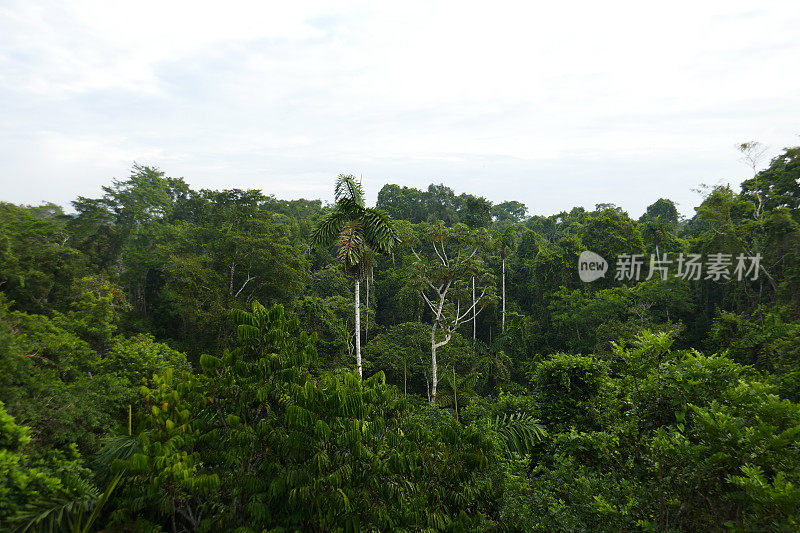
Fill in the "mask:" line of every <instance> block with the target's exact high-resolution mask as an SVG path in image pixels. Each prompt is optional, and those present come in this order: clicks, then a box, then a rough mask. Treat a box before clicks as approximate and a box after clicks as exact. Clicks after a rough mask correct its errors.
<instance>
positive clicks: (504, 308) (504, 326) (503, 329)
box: [502, 258, 506, 333]
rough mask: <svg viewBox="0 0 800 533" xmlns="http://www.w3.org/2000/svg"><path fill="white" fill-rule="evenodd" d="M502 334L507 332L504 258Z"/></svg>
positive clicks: (504, 265) (504, 268)
mask: <svg viewBox="0 0 800 533" xmlns="http://www.w3.org/2000/svg"><path fill="white" fill-rule="evenodd" d="M502 332H503V333H505V332H506V260H505V258H503V327H502Z"/></svg>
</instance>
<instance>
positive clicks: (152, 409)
mask: <svg viewBox="0 0 800 533" xmlns="http://www.w3.org/2000/svg"><path fill="white" fill-rule="evenodd" d="M740 148H741V151H742V155H743V157H744V159H745V160H747V161H749V163H750V164H751V166H752V169H753V176H752V178H749V179H747V180H745V181H744V182H743V183H742V184H741V186H740V188H739V190H734V189H733V188H731V187H729V186H716V187H709V188H707V189H706V190H705V191H704V192H703V200H702V203H701V204H700V205H699V206H698V207H697V208H695V214H694V215H693V216H692V217H690V218H684V217H680V216H679V214H678V210H677V209H676V206H675V204H674V202H672V201H671V200H669V199H668V198H658V199H655V201H654V203H653V204H651V205H650V206H648V207H647V209H646V211H645V213H644V214H642V215H641V216H640V217H639V218H631V217H630V216H629V215H628V214H627V213H626V212H624V211H623V210H622V209H621V208H619V207H617V206H615V205H613V204H597V206H596V208H595V209H594V210H586V209H584V208H580V207H576V208H573V209H572V210H570V211H568V212H567V211H565V212H561V213H558V214H555V215H552V216H539V215H530V216H529V215H528V212H527V207H526V206H525V205H524V204H522V203H520V202H517V201H507V202H502V203H498V204H494V203H492V202H490V201H488V200H486V199H485V198H482V197H479V196H473V195H471V194H469V193H466V192H465V193H461V194H456V192H455V191H454V190H453V189H451V188H449V187H447V186H446V185H444V184H438V185H436V184H432V185H430V186H429V187H428V188H427V189H416V188H412V187H401V186H399V185H395V184H387V185H385V186H384V187H383V188H382V189H381V190H380V191H379V193H378V196H377V204H376V206H375V207H369V206H367V205H366V203H365V199H364V191H363V190H362V187H361V183H360V182H359V181H358V180H357V179H356V178H354V177H353V176H349V175H340V176H339V177H338V178H337V179H336V180H335V182H334V183H332V185H333V186H334V192H335V201H334V203H333V204H330V205H323V203H322V201H321V200H305V199H301V200H278V199H276V198H275V197H274V196H271V195H267V194H265V193H263V192H262V191H259V190H240V189H227V190H221V191H218V190H209V189H201V190H193V189H191V188H190V187H189V186H188V185H187V183H186V182H185V181H184V180H183V179H177V178H171V177H168V176H167V175H166V173H165V172H163V171H161V170H159V169H158V168H154V167H148V166H141V165H136V164H135V165H134V166H133V168H132V171H131V173H130V175H129V176H128V177H127V178H125V179H121V180H113V181H112V183H111V185H108V186H105V187H103V195H102V196H101V197H99V198H86V197H78V198H77V199H76V200H75V201H73V202H72V205H73V208H74V211H75V212H74V213H72V214H66V213H64V212H63V210H62V209H61V208H60V207H58V206H56V205H54V204H43V205H40V206H20V205H14V204H11V203H7V202H0V291H2V292H1V293H0V531H5V530H20V531H45V530H48V531H57V530H69V531H93V530H99V529H104V530H118V531H176V532H177V531H223V530H238V531H296V530H302V531H306V530H312V531H356V530H365V531H384V530H399V531H400V530H402V531H435V530H443V531H465V530H469V531H582V530H602V531H642V530H646V531H697V530H716V531H726V530H730V531H752V530H764V531H796V530H798V529H800V405H798V402H800V382H798V378H800V147H791V148H786V149H785V150H784V151H783V152H782V153H781V154H780V155H778V156H777V157H775V158H774V159H772V160H771V161H769V162H767V163H766V164H763V165H762V164H761V163H760V161H759V156H760V155H761V154H762V153H763V150H762V147H761V146H760V145H759V144H758V143H745V144H743V145H741V147H740ZM762 166H763V168H761V167H762ZM585 250H591V251H593V252H595V253H597V254H599V255H600V256H602V257H604V258H607V259H609V258H614V257H616V256H618V255H620V254H642V255H643V256H644V257H649V256H650V254H654V253H655V252H656V250H658V252H659V253H662V254H663V253H668V254H674V255H677V254H680V253H685V254H689V253H692V254H704V255H705V254H716V253H726V254H732V255H734V256H735V255H736V254H739V253H744V254H747V255H756V254H759V255H760V257H761V263H760V272H759V273H760V274H761V275H759V276H758V277H755V279H753V277H746V278H745V279H742V280H737V279H732V280H717V281H712V280H705V279H699V280H693V279H682V278H680V277H676V276H669V277H667V278H666V279H661V278H660V277H659V276H656V277H652V278H651V279H647V280H633V279H623V280H615V279H613V277H605V278H600V279H598V280H596V281H593V282H592V283H584V282H582V281H581V280H580V277H579V275H578V270H577V269H578V257H579V255H580V254H581V252H583V251H585Z"/></svg>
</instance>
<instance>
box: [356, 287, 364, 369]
mask: <svg viewBox="0 0 800 533" xmlns="http://www.w3.org/2000/svg"><path fill="white" fill-rule="evenodd" d="M359 289H360V286H359V283H358V279H356V368H358V375H359V376H361V377H363V376H364V374H363V373H362V372H361V309H360V308H361V294H360V292H361V291H360V290H359Z"/></svg>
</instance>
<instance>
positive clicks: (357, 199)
mask: <svg viewBox="0 0 800 533" xmlns="http://www.w3.org/2000/svg"><path fill="white" fill-rule="evenodd" d="M335 197H336V201H337V202H339V201H341V200H345V199H349V200H352V201H353V202H354V203H355V204H356V205H357V206H359V207H361V208H362V209H363V208H364V189H363V188H362V187H361V182H360V181H358V180H356V177H355V176H353V175H350V174H348V175H345V174H339V178H338V179H337V180H336V194H335Z"/></svg>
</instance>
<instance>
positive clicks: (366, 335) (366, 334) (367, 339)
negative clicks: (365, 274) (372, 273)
mask: <svg viewBox="0 0 800 533" xmlns="http://www.w3.org/2000/svg"><path fill="white" fill-rule="evenodd" d="M366 300H367V305H366V306H365V308H366V310H367V319H366V322H365V323H364V344H366V343H368V342H369V278H367V294H366Z"/></svg>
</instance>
